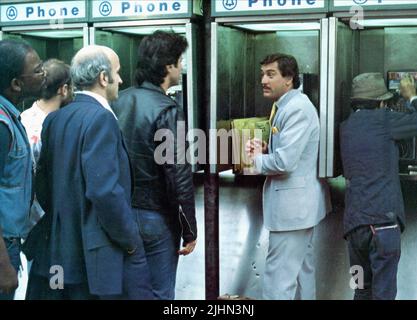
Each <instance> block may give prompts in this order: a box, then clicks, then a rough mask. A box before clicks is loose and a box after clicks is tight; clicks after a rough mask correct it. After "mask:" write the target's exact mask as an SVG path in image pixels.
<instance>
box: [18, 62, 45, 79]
mask: <svg viewBox="0 0 417 320" xmlns="http://www.w3.org/2000/svg"><path fill="white" fill-rule="evenodd" d="M45 75H46V70H45V69H44V68H43V64H40V65H39V66H37V67H36V68H35V70H33V73H26V74H21V75H20V76H19V78H26V77H39V76H40V77H44V76H45Z"/></svg>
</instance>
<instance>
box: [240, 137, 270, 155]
mask: <svg viewBox="0 0 417 320" xmlns="http://www.w3.org/2000/svg"><path fill="white" fill-rule="evenodd" d="M245 151H246V155H247V156H248V157H249V159H251V160H253V159H254V158H255V157H256V156H257V155H260V154H266V153H268V144H267V143H266V142H265V141H262V140H260V139H257V138H255V139H252V140H248V142H246V146H245Z"/></svg>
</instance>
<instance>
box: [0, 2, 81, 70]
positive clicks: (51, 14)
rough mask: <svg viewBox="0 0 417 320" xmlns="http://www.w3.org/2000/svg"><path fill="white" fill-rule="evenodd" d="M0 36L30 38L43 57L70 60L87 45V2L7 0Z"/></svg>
mask: <svg viewBox="0 0 417 320" xmlns="http://www.w3.org/2000/svg"><path fill="white" fill-rule="evenodd" d="M4 2H5V3H3V1H2V4H1V39H22V40H25V41H27V42H28V43H29V44H30V45H31V46H32V47H33V48H34V49H35V50H36V51H37V52H38V54H39V56H40V57H41V59H43V60H46V59H48V58H57V59H60V60H63V61H65V62H66V63H71V59H72V57H73V56H74V54H75V53H76V52H77V51H78V50H79V49H81V48H82V47H83V46H85V45H87V44H88V25H87V21H88V15H87V12H88V11H87V7H88V4H87V1H84V0H81V1H37V2H29V3H28V2H27V1H26V2H23V1H4Z"/></svg>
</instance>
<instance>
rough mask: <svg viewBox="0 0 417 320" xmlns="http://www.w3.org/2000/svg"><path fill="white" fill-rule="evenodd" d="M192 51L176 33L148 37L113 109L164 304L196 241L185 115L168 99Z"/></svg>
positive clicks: (157, 292) (171, 296) (155, 283)
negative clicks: (180, 130) (182, 258)
mask: <svg viewBox="0 0 417 320" xmlns="http://www.w3.org/2000/svg"><path fill="white" fill-rule="evenodd" d="M187 47H188V43H187V40H186V39H185V38H184V37H182V36H180V35H177V34H174V33H168V32H162V31H156V32H155V33H153V34H152V35H149V36H147V37H145V38H144V39H143V40H142V42H141V43H140V45H139V49H138V65H137V69H136V85H135V86H133V87H131V88H128V89H126V90H124V91H122V92H121V93H120V96H119V99H118V100H117V101H116V102H114V103H113V105H112V107H113V109H114V111H115V113H116V115H117V117H118V119H119V125H120V127H121V130H122V131H123V135H124V138H125V142H126V146H127V149H128V152H129V156H130V159H131V163H132V166H133V173H134V182H135V186H134V193H133V199H132V206H133V207H134V208H135V212H136V215H137V219H138V224H139V229H140V233H141V236H142V237H143V240H144V244H145V251H146V256H147V260H148V264H149V268H150V270H151V277H152V285H153V290H154V294H155V296H156V297H157V298H159V299H164V300H168V299H174V297H175V278H176V270H177V265H178V257H179V255H188V254H190V253H191V252H192V251H193V250H194V247H195V245H196V239H197V227H196V219H195V201H194V188H193V177H192V171H191V166H190V164H189V163H187V162H186V161H185V152H186V150H187V145H186V142H185V141H180V140H177V126H178V127H179V126H184V125H185V124H184V112H183V110H182V109H181V107H180V106H179V105H178V104H177V103H176V102H175V101H174V100H173V99H171V98H170V97H168V96H167V95H166V91H167V89H168V88H170V87H172V86H174V85H178V83H179V80H180V77H181V70H182V65H181V59H182V58H181V57H182V55H183V53H184V52H185V51H186V49H187ZM161 133H162V134H163V135H164V136H165V134H164V133H166V140H165V141H161V139H159V138H158V136H160V134H161ZM161 150H163V152H162V153H161ZM164 154H165V155H166V157H165V156H163V155H164ZM181 235H182V238H183V248H182V249H180V240H181Z"/></svg>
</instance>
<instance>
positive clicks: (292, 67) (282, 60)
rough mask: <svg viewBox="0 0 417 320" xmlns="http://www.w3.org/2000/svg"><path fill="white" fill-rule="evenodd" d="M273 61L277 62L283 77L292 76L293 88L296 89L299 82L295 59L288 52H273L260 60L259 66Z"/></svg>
mask: <svg viewBox="0 0 417 320" xmlns="http://www.w3.org/2000/svg"><path fill="white" fill-rule="evenodd" d="M274 62H277V63H278V69H279V71H280V72H281V75H282V76H283V77H292V80H293V86H294V89H298V88H299V87H300V85H301V83H300V75H299V74H300V71H299V70H298V64H297V60H295V58H294V57H293V56H290V55H288V54H282V53H274V54H271V55H268V56H266V57H265V59H264V60H262V61H261V66H264V65H266V64H270V63H274Z"/></svg>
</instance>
